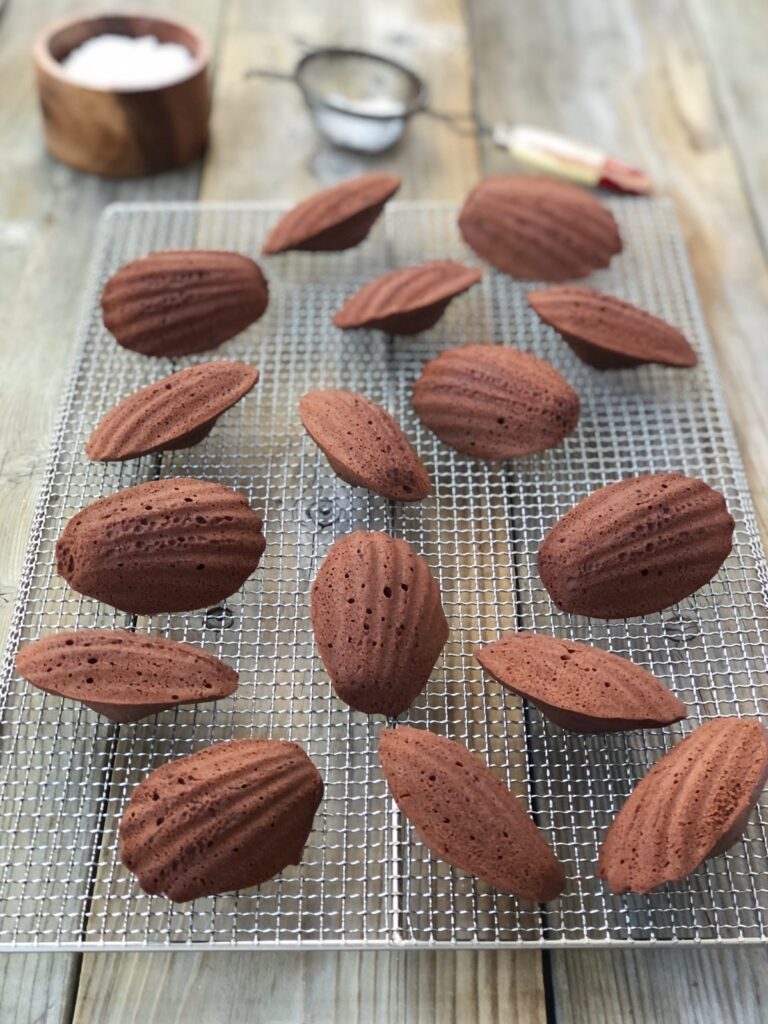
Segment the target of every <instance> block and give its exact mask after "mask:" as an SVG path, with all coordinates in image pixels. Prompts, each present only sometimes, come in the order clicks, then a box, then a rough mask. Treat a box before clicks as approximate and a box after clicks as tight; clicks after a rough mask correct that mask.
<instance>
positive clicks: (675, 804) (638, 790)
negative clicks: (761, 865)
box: [598, 718, 768, 894]
mask: <svg viewBox="0 0 768 1024" xmlns="http://www.w3.org/2000/svg"><path fill="white" fill-rule="evenodd" d="M766 778H768V733H766V731H765V729H764V728H763V726H762V725H761V724H760V722H758V721H757V720H755V719H750V718H713V719H710V721H708V722H706V723H705V724H704V725H702V726H699V728H698V729H694V731H693V732H692V733H691V734H690V735H689V736H687V737H686V738H685V739H684V740H682V741H681V742H680V743H678V744H677V746H676V747H673V748H672V750H670V752H669V753H668V754H666V755H665V756H664V757H662V759H661V760H660V761H657V762H656V764H655V765H654V766H653V768H651V770H650V771H649V772H648V774H647V775H646V776H645V777H644V778H642V779H641V780H640V782H639V783H638V784H637V786H635V788H634V789H633V790H632V792H631V793H630V795H629V798H628V799H627V801H626V803H625V804H624V805H623V807H622V808H621V810H620V811H619V813H618V814H617V815H616V817H615V819H614V820H613V822H612V823H611V826H610V827H609V829H608V831H607V833H606V835H605V839H604V840H603V845H602V846H601V848H600V857H599V862H598V867H599V873H600V877H601V878H602V879H604V881H606V882H607V883H608V886H609V888H610V889H611V890H612V891H613V892H615V893H617V894H622V893H626V892H634V893H645V892H650V891H651V890H652V889H656V888H658V886H660V885H664V884H665V883H666V882H676V881H679V880H680V879H682V878H685V877H686V875H689V874H690V873H691V872H692V871H695V870H696V868H697V867H698V866H699V865H700V864H701V863H702V862H703V861H705V860H707V859H708V858H709V857H716V856H718V855H719V854H721V853H724V852H725V851H726V850H727V849H728V848H729V847H730V846H733V844H734V843H735V842H736V841H737V840H738V839H739V837H740V836H741V835H742V833H743V832H744V830H745V828H746V827H747V821H748V818H749V814H750V812H751V810H752V808H753V807H754V806H755V804H756V803H757V800H758V798H759V796H760V793H761V792H762V790H763V787H764V786H765V782H766Z"/></svg>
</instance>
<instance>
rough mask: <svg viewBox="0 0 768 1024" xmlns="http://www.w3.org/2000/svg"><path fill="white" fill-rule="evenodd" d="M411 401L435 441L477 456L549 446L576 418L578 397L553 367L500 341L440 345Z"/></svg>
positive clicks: (573, 425) (525, 452) (513, 454)
mask: <svg viewBox="0 0 768 1024" xmlns="http://www.w3.org/2000/svg"><path fill="white" fill-rule="evenodd" d="M413 408H414V409H415V411H416V414H417V416H418V417H419V419H420V420H422V422H423V423H425V424H426V426H428V427H429V429H430V430H431V431H433V433H435V434H437V436H438V437H439V438H440V440H441V441H443V442H445V444H447V445H449V446H450V447H451V448H455V449H456V451H459V452H461V453H462V454H464V455H471V456H474V457H475V458H479V459H513V458H516V457H517V456H520V455H529V454H530V453H531V452H538V451H542V450H543V449H545V448H552V447H554V446H555V445H557V444H560V442H561V441H562V440H563V439H564V438H565V437H567V436H568V434H570V433H571V432H572V431H573V430H575V428H576V425H577V423H578V422H579V396H578V394H577V393H576V392H575V391H574V390H573V388H572V387H571V386H570V384H569V383H568V382H567V381H566V380H565V379H564V378H563V377H561V376H560V374H559V373H558V372H557V370H555V368H554V367H552V366H550V365H549V363H545V362H544V360H542V359H537V358H536V356H532V355H529V354H528V353H527V352H520V351H519V350H518V349H514V348H507V347H505V346H501V345H464V346H463V347H462V348H454V349H447V350H446V351H444V352H441V353H440V355H439V356H438V357H437V358H436V359H433V360H432V361H431V362H429V363H427V365H426V366H425V367H424V370H423V371H422V374H421V376H420V377H419V379H418V380H417V381H416V383H415V384H414V385H413Z"/></svg>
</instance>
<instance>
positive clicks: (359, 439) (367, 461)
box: [300, 388, 432, 501]
mask: <svg viewBox="0 0 768 1024" xmlns="http://www.w3.org/2000/svg"><path fill="white" fill-rule="evenodd" d="M300 412H301V420H302V422H303V424H304V427H305V429H306V431H307V433H308V434H309V436H310V437H311V438H312V440H313V441H314V442H315V444H316V445H317V446H318V448H320V449H321V451H323V453H324V454H325V456H326V458H327V459H328V462H329V463H330V465H331V468H332V469H333V471H334V472H335V473H336V474H338V476H340V477H341V479H342V480H344V481H345V482H346V483H348V484H352V486H353V487H367V488H368V489H369V490H371V491H375V492H376V493H377V494H381V495H383V496H384V497H385V498H391V499H392V500H393V501H421V499H422V498H425V497H426V496H427V495H428V494H429V493H430V492H431V490H432V484H431V483H430V480H429V477H428V476H427V471H426V469H425V468H424V466H423V465H422V462H421V459H420V458H419V456H418V455H417V454H416V451H415V450H414V448H413V446H412V445H411V443H410V441H409V440H408V438H407V437H406V436H405V434H404V433H403V430H402V428H401V427H400V424H399V423H398V422H397V420H396V419H394V417H393V416H391V415H390V414H389V413H388V412H387V411H386V409H382V407H381V406H380V405H376V403H375V402H371V401H370V400H369V399H368V398H366V397H365V396H364V395H359V394H357V393H356V392H354V391H342V390H337V389H333V388H331V389H329V390H327V391H310V392H308V394H306V395H304V396H303V397H302V399H301V403H300Z"/></svg>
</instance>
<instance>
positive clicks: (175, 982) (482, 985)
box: [74, 950, 546, 1024]
mask: <svg viewBox="0 0 768 1024" xmlns="http://www.w3.org/2000/svg"><path fill="white" fill-rule="evenodd" d="M539 960H540V954H538V953H536V952H535V951H530V952H522V953H516V952H513V953H508V954H506V955H489V954H487V953H474V952H465V953H461V954H455V953H449V952H439V953H438V952H403V953H374V952H358V951H353V950H349V951H347V952H344V953H331V952H328V953H324V952H317V953H300V952H296V953H269V952H261V953H256V954H248V953H245V954H243V953H230V954H227V953H224V954H222V953H176V954H174V953H154V954H144V953H117V954H111V953H110V954H102V955H98V954H95V955H91V956H86V957H85V958H84V965H83V973H82V977H81V981H80V988H79V992H78V1001H77V1009H76V1012H75V1016H74V1021H75V1024H92V1022H94V1021H98V1022H99V1024H145V1022H147V1021H157V1022H160V1021H162V1024H186V1022H188V1021H190V1020H193V1019H194V1020H199V1021H205V1022H206V1024H210V1022H215V1021H232V1022H236V1021H244V1020H251V1019H255V1018H254V1016H253V1015H254V1013H255V1012H258V1020H259V1021H260V1024H299V1022H300V1024H389V1022H391V1021H397V1024H468V1022H473V1024H475V1022H476V1024H497V1022H499V1021H516V1022H518V1024H545V1021H546V1013H545V1007H544V997H543V991H542V988H541V985H540V984H539V981H538V978H539Z"/></svg>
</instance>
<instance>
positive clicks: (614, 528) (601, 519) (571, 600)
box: [539, 473, 734, 619]
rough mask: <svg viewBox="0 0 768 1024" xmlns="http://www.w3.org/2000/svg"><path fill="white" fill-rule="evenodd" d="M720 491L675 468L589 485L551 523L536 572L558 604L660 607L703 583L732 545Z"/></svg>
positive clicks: (641, 611) (614, 612)
mask: <svg viewBox="0 0 768 1024" xmlns="http://www.w3.org/2000/svg"><path fill="white" fill-rule="evenodd" d="M733 527H734V523H733V518H732V517H731V515H730V513H729V512H728V509H727V508H726V505H725V499H724V498H723V496H722V494H720V492H719V491H715V490H713V488H711V487H710V486H709V485H708V484H706V483H704V481H703V480H697V479H695V478H694V477H689V476H683V475H682V474H680V473H656V474H651V475H649V476H636V477H631V478H630V479H628V480H621V481H619V482H618V483H615V484H608V486H606V487H601V488H600V489H599V490H597V491H594V492H593V493H592V494H590V495H589V496H588V497H587V498H584V500H583V501H580V502H579V504H578V505H576V506H575V507H574V508H572V509H571V510H570V512H567V513H566V514H565V515H564V516H563V517H562V519H559V520H558V521H557V523H555V525H554V526H553V527H552V529H551V530H550V531H549V533H548V534H547V535H546V537H545V538H544V541H543V543H542V545H541V547H540V548H539V574H540V576H541V579H542V582H543V583H544V586H545V587H546V588H547V590H548V591H549V594H550V597H551V598H552V600H553V601H554V602H555V604H556V605H557V607H558V608H560V609H561V610H562V611H565V612H572V613H574V614H575V615H588V616H594V617H595V618H598V619H624V618H631V617H632V616H635V615H648V614H650V613H652V612H660V611H662V610H663V609H664V608H668V607H669V606H670V605H673V604H676V603H677V602H678V601H681V600H682V599H683V598H684V597H688V596H689V595H690V594H693V593H694V592H695V591H696V590H698V589H699V587H703V586H704V584H705V583H708V582H709V581H710V580H711V579H712V577H713V576H714V575H715V574H716V573H717V572H718V570H719V569H720V567H721V565H722V564H723V562H724V561H725V559H726V558H727V557H728V555H729V554H730V551H731V542H732V537H733Z"/></svg>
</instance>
